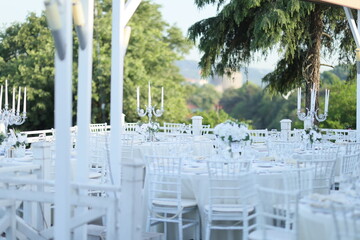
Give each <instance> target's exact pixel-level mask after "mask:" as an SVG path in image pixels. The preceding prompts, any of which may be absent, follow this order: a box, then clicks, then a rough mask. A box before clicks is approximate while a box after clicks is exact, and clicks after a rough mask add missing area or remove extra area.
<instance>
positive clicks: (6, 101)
mask: <svg viewBox="0 0 360 240" xmlns="http://www.w3.org/2000/svg"><path fill="white" fill-rule="evenodd" d="M8 105H9V103H8V85H7V80H5V108H7V107H8Z"/></svg>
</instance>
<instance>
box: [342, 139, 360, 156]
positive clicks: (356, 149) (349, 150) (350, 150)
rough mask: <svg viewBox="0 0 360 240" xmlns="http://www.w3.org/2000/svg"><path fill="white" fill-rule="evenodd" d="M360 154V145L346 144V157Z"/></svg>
mask: <svg viewBox="0 0 360 240" xmlns="http://www.w3.org/2000/svg"><path fill="white" fill-rule="evenodd" d="M356 153H360V143H359V142H352V143H346V145H345V155H350V154H356Z"/></svg>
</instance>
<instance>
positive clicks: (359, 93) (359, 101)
mask: <svg viewBox="0 0 360 240" xmlns="http://www.w3.org/2000/svg"><path fill="white" fill-rule="evenodd" d="M357 15H358V19H357V27H358V28H357V32H358V33H359V32H360V10H358V11H357ZM357 46H358V48H359V45H358V44H357ZM356 72H357V74H356V139H357V141H360V62H359V61H356Z"/></svg>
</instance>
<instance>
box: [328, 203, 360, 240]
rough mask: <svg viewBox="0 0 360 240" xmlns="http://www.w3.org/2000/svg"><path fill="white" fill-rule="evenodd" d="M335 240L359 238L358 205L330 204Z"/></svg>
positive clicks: (359, 210)
mask: <svg viewBox="0 0 360 240" xmlns="http://www.w3.org/2000/svg"><path fill="white" fill-rule="evenodd" d="M331 213H332V219H333V223H334V225H335V232H336V239H337V240H358V239H359V236H360V228H359V226H360V218H359V213H360V205H358V204H352V205H344V204H340V203H332V204H331Z"/></svg>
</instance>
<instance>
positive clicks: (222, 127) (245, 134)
mask: <svg viewBox="0 0 360 240" xmlns="http://www.w3.org/2000/svg"><path fill="white" fill-rule="evenodd" d="M214 134H215V135H216V136H217V137H218V138H220V139H221V140H222V141H224V142H225V143H228V144H229V145H230V144H231V143H232V142H241V141H249V140H250V134H249V130H248V127H247V125H246V124H244V123H241V122H234V121H231V120H227V121H226V122H223V123H220V124H219V125H217V126H216V127H215V128H214Z"/></svg>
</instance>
